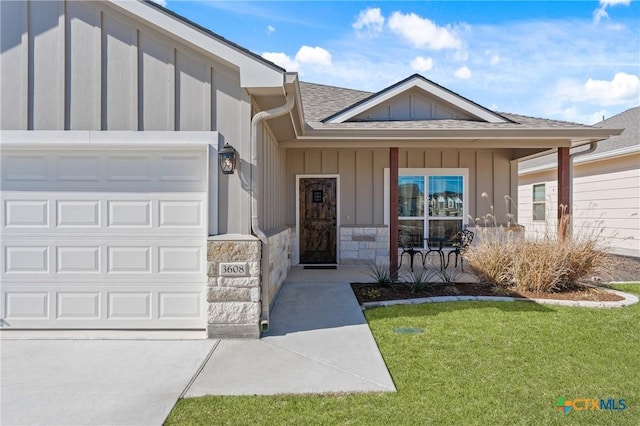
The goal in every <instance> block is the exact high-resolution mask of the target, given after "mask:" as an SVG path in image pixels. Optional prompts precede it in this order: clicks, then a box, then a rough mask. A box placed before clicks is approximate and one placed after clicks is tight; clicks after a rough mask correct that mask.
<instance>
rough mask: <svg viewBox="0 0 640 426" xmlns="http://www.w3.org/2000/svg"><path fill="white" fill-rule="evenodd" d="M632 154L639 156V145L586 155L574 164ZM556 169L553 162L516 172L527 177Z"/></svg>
mask: <svg viewBox="0 0 640 426" xmlns="http://www.w3.org/2000/svg"><path fill="white" fill-rule="evenodd" d="M551 154H552V153H551ZM633 154H640V145H636V146H628V147H625V148H620V149H615V150H612V151H605V152H599V153H595V154H587V155H584V156H581V157H578V158H576V160H575V163H574V164H589V163H595V162H596V161H601V160H609V159H613V158H619V157H625V156H627V155H633ZM545 155H550V154H549V153H547V154H545ZM556 168H557V167H556V163H555V162H551V163H546V164H540V165H538V166H535V167H527V168H526V169H522V170H518V175H528V174H531V173H539V172H546V171H549V170H555V169H556Z"/></svg>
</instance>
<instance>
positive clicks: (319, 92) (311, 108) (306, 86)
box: [300, 82, 591, 129]
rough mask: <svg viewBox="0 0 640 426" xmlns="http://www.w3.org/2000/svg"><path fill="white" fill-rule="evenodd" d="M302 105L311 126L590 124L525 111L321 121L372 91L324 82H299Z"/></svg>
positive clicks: (563, 126) (577, 125)
mask: <svg viewBox="0 0 640 426" xmlns="http://www.w3.org/2000/svg"><path fill="white" fill-rule="evenodd" d="M300 92H301V96H302V106H303V109H304V116H305V120H306V122H307V125H308V126H309V127H311V128H312V129H350V128H353V129H365V128H378V129H500V128H503V129H519V128H537V129H553V128H563V129H566V128H589V127H591V126H586V125H584V124H578V123H570V122H566V121H559V120H550V119H545V118H536V117H528V116H524V115H518V114H511V113H504V112H496V114H499V115H502V116H504V117H505V118H507V119H509V120H511V121H512V123H487V122H482V121H471V120H422V121H367V122H344V123H323V122H322V120H323V119H325V118H327V117H329V116H331V115H333V114H335V113H337V112H339V111H342V110H344V109H345V108H347V107H349V106H351V105H353V104H355V103H358V102H360V101H362V100H364V99H366V98H368V97H370V96H371V95H373V93H371V92H365V91H361V90H353V89H346V88H341V87H335V86H327V85H323V84H315V83H308V82H300Z"/></svg>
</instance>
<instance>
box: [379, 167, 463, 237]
mask: <svg viewBox="0 0 640 426" xmlns="http://www.w3.org/2000/svg"><path fill="white" fill-rule="evenodd" d="M390 175H391V173H390V169H389V168H385V169H384V180H385V187H384V204H385V213H384V224H385V225H387V226H389V223H390V209H389V192H390ZM400 176H423V177H424V185H425V188H424V190H425V194H424V198H425V206H424V215H423V216H421V217H411V216H398V222H401V221H402V220H420V219H422V220H423V221H424V228H423V237H428V236H429V221H430V220H443V218H440V217H439V216H438V217H434V218H433V219H431V218H430V217H429V206H428V205H427V200H428V199H429V177H430V176H462V216H451V217H449V216H448V217H446V220H460V221H461V229H465V228H466V226H467V225H468V223H469V196H470V195H469V169H468V168H399V169H398V177H400ZM398 213H400V212H398ZM425 244H426V243H425ZM425 247H426V245H425Z"/></svg>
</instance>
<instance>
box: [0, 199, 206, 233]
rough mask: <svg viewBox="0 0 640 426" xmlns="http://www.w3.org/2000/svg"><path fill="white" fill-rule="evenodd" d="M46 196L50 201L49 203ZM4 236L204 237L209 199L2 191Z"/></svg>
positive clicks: (1, 213)
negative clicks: (207, 200) (89, 234)
mask: <svg viewBox="0 0 640 426" xmlns="http://www.w3.org/2000/svg"><path fill="white" fill-rule="evenodd" d="M47 198H48V199H47ZM2 205H3V207H2V209H1V212H0V215H1V216H2V217H1V219H0V221H1V222H2V224H3V225H4V227H3V234H16V235H18V234H20V235H21V236H26V237H28V236H29V235H30V234H32V235H38V236H45V235H46V234H47V233H53V234H56V233H62V234H64V235H65V236H70V235H73V233H78V234H80V235H86V234H88V233H91V234H93V233H96V234H102V235H101V237H103V236H104V237H108V236H113V235H119V234H123V235H124V234H126V235H129V236H134V237H135V236H136V235H138V234H141V235H144V234H153V236H154V238H155V237H160V238H161V237H163V236H176V234H179V235H182V236H190V235H194V236H195V235H197V236H202V235H203V234H206V228H207V224H206V196H205V194H193V193H175V192H171V193H154V194H144V196H141V195H140V194H131V193H121V192H118V193H95V192H93V193H92V192H89V193H86V192H50V193H47V192H18V191H4V192H2Z"/></svg>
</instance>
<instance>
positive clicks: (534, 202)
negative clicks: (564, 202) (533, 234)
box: [531, 183, 547, 222]
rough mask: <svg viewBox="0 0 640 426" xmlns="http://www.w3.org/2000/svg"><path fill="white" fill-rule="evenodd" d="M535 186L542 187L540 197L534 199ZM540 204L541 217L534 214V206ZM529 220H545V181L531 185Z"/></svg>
mask: <svg viewBox="0 0 640 426" xmlns="http://www.w3.org/2000/svg"><path fill="white" fill-rule="evenodd" d="M536 187H538V188H539V187H542V199H541V200H536ZM539 206H542V218H539V217H537V216H536V207H538V208H539ZM531 220H532V221H533V222H546V221H547V185H546V184H545V183H534V184H533V185H531Z"/></svg>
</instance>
